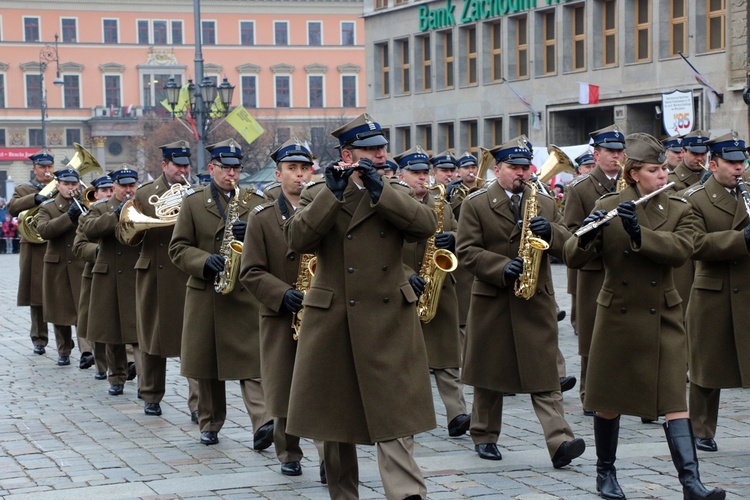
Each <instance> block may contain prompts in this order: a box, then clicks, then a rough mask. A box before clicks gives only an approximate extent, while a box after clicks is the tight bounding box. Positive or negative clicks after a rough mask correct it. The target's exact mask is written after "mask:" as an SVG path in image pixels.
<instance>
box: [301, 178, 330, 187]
mask: <svg viewBox="0 0 750 500" xmlns="http://www.w3.org/2000/svg"><path fill="white" fill-rule="evenodd" d="M325 181H326V180H325V179H318V180H317V181H312V182H311V183H309V184H307V185H306V186H305V189H307V188H311V187H313V186H317V185H318V184H322V183H324V182H325Z"/></svg>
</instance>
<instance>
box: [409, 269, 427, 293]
mask: <svg viewBox="0 0 750 500" xmlns="http://www.w3.org/2000/svg"><path fill="white" fill-rule="evenodd" d="M409 284H410V285H411V288H412V289H413V290H414V293H416V294H417V297H419V296H420V295H422V294H423V293H424V286H425V284H426V283H425V280H423V279H422V278H420V277H419V275H418V274H412V275H411V276H409Z"/></svg>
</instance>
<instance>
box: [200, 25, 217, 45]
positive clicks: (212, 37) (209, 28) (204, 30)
mask: <svg viewBox="0 0 750 500" xmlns="http://www.w3.org/2000/svg"><path fill="white" fill-rule="evenodd" d="M201 39H202V40H203V45H216V21H201Z"/></svg>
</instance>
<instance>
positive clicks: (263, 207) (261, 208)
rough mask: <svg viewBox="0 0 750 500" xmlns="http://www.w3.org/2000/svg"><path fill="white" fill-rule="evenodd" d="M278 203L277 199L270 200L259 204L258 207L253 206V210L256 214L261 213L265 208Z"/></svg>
mask: <svg viewBox="0 0 750 500" xmlns="http://www.w3.org/2000/svg"><path fill="white" fill-rule="evenodd" d="M274 203H276V202H275V201H268V202H266V203H263V204H262V205H258V206H257V207H255V208H253V212H255V213H256V214H259V213H261V212H262V211H263V210H265V209H267V208H269V207H272V206H273V205H274Z"/></svg>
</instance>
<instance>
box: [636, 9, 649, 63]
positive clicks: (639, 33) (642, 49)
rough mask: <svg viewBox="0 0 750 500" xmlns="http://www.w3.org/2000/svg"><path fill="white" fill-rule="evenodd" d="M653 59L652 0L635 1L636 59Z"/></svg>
mask: <svg viewBox="0 0 750 500" xmlns="http://www.w3.org/2000/svg"><path fill="white" fill-rule="evenodd" d="M650 59H651V0H636V2H635V60H636V61H648V60H650Z"/></svg>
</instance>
